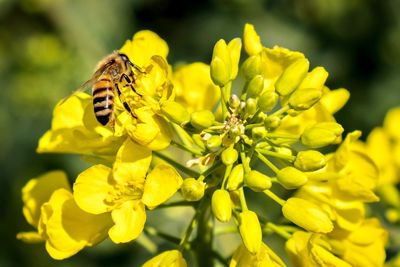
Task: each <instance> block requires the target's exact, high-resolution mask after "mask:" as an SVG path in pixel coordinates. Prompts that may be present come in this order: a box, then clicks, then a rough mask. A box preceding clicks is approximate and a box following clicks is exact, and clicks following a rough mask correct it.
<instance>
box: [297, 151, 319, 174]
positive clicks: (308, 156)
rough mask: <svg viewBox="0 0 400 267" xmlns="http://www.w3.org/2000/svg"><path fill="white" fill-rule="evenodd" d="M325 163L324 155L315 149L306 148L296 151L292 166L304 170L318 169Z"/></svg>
mask: <svg viewBox="0 0 400 267" xmlns="http://www.w3.org/2000/svg"><path fill="white" fill-rule="evenodd" d="M325 165H326V160H325V156H324V155H323V154H321V152H319V151H316V150H306V151H300V152H299V153H297V156H296V160H295V161H294V166H295V167H296V168H297V169H299V170H301V171H305V172H311V171H316V170H319V169H321V168H323V167H325Z"/></svg>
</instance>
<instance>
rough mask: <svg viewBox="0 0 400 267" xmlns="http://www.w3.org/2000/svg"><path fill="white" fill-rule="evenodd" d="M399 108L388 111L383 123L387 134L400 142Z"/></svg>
mask: <svg viewBox="0 0 400 267" xmlns="http://www.w3.org/2000/svg"><path fill="white" fill-rule="evenodd" d="M399 121H400V107H397V108H392V109H390V110H389V111H388V113H387V114H386V116H385V121H384V123H383V125H384V128H385V130H386V131H387V133H388V134H389V135H390V136H391V137H393V138H395V139H396V140H397V141H400V123H399Z"/></svg>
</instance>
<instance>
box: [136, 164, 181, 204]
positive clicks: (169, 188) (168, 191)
mask: <svg viewBox="0 0 400 267" xmlns="http://www.w3.org/2000/svg"><path fill="white" fill-rule="evenodd" d="M181 185H182V177H181V176H180V175H179V173H178V172H177V171H176V170H175V169H174V168H173V167H171V166H169V165H167V164H163V163H161V164H158V165H157V166H156V167H155V168H154V169H153V170H152V171H151V173H149V174H148V175H147V177H146V182H145V184H144V193H143V197H142V201H143V203H144V204H145V205H146V206H147V207H148V208H149V209H153V208H155V207H156V206H158V205H160V204H161V203H164V202H165V201H167V200H168V199H169V198H170V197H172V196H173V195H174V194H175V193H176V191H178V189H179V188H180V187H181Z"/></svg>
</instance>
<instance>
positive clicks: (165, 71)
mask: <svg viewBox="0 0 400 267" xmlns="http://www.w3.org/2000/svg"><path fill="white" fill-rule="evenodd" d="M242 45H243V47H244V51H245V52H246V54H247V57H246V58H245V59H242V60H241V58H240V57H241V51H242ZM120 53H124V54H126V55H127V56H128V57H129V59H130V61H131V62H133V63H134V64H135V65H137V66H138V67H139V68H140V69H141V71H135V72H134V75H135V81H134V83H133V87H134V89H135V90H131V88H130V87H123V86H122V87H121V88H123V89H122V90H121V92H120V94H119V96H118V97H115V98H116V101H115V107H114V110H113V112H114V114H115V124H114V126H111V125H108V126H102V125H100V124H99V123H97V121H96V118H95V115H94V112H93V104H92V97H91V96H90V95H88V94H85V93H76V94H74V95H73V96H71V97H69V98H68V99H66V100H65V101H61V102H60V103H59V104H58V105H57V106H56V107H55V109H54V114H53V121H52V127H51V129H50V130H49V131H47V132H46V133H45V134H44V135H43V137H42V138H41V139H40V141H39V146H38V149H37V150H38V152H39V153H77V154H81V155H83V156H84V159H86V160H88V161H90V162H92V163H93V166H91V167H90V168H88V169H86V170H83V171H82V172H81V173H80V174H79V175H78V177H77V178H76V179H74V183H73V186H72V188H71V186H70V184H69V183H68V180H67V178H66V176H65V174H64V173H63V172H61V171H54V172H50V173H47V174H44V175H42V176H40V177H38V178H36V179H32V180H31V181H29V182H28V183H27V185H26V186H25V187H24V188H23V190H22V193H23V201H24V210H23V213H24V215H25V217H26V219H27V221H28V222H29V223H30V224H31V225H32V226H33V227H35V228H36V229H37V230H36V231H33V232H23V233H19V234H18V238H20V239H22V240H24V241H27V242H38V241H44V242H46V249H47V251H48V253H49V254H50V256H51V257H53V258H55V259H64V258H67V257H70V256H72V255H74V254H76V253H77V252H79V251H80V250H82V249H83V248H85V247H88V246H93V245H96V244H98V243H99V242H101V241H102V240H104V239H106V238H107V237H109V238H110V239H111V241H113V242H114V243H126V242H130V241H133V240H135V239H137V238H138V237H139V236H140V235H141V234H142V233H143V232H146V234H148V235H151V234H157V233H158V232H157V231H156V230H154V229H152V231H150V230H148V231H146V229H147V228H146V227H147V226H146V210H152V209H156V208H157V207H160V205H161V206H162V207H163V208H167V207H176V206H180V205H182V206H187V207H189V208H192V209H193V208H194V210H195V212H194V215H193V218H192V219H191V221H190V223H189V225H188V227H187V230H186V231H185V232H184V234H183V235H182V237H179V238H176V237H171V236H169V237H168V235H167V234H165V233H159V236H161V237H167V239H168V240H169V241H171V240H172V241H174V240H178V241H177V244H176V249H173V250H168V251H164V252H162V253H161V254H159V255H158V256H156V257H154V258H152V259H151V260H149V261H147V262H146V263H145V264H144V265H143V266H186V265H187V261H189V262H193V260H194V259H197V261H198V265H199V266H211V265H213V263H214V261H216V260H219V261H221V262H223V263H224V264H227V262H225V258H224V256H221V255H220V253H219V251H218V247H215V245H214V242H213V237H214V236H216V235H217V232H232V233H237V234H238V235H239V236H240V237H241V240H242V242H241V243H240V244H238V247H237V249H236V250H235V251H232V252H231V253H232V255H231V256H229V260H230V263H229V264H230V266H286V265H285V263H284V260H286V258H284V259H281V256H278V255H277V253H275V252H274V250H273V249H271V248H270V247H269V246H268V245H267V244H268V243H269V239H270V238H272V236H271V234H273V233H274V234H277V235H279V236H281V237H282V238H284V240H285V242H286V243H285V249H286V252H287V255H288V258H290V260H291V261H292V263H293V264H294V265H295V266H382V265H383V263H384V260H385V250H384V246H385V244H386V241H387V232H386V231H385V230H384V229H383V228H382V227H381V225H380V223H379V221H378V220H377V219H376V218H369V217H368V216H367V212H366V206H365V204H366V203H371V202H377V201H378V200H379V197H378V196H377V195H376V194H375V192H378V195H379V196H381V197H382V198H384V199H386V198H385V196H386V195H388V194H386V193H381V192H386V191H385V190H392V191H393V190H394V191H395V189H394V188H393V185H394V184H395V182H397V180H396V179H397V178H398V176H393V175H394V174H393V172H394V168H397V167H398V165H396V167H395V164H396V162H394V161H389V160H387V158H381V157H380V156H381V155H386V150H385V153H382V152H381V151H378V152H376V153H375V151H376V150H380V149H391V148H392V146H391V145H390V144H389V142H391V141H390V140H389V139H384V138H382V135H385V136H386V135H387V136H388V138H389V137H390V138H397V139H396V140H400V135H399V133H400V130H399V129H398V127H397V125H396V124H395V123H394V122H393V120H394V119H393V118H392V119H390V118H389V119H387V121H389V122H388V123H387V127H386V124H385V127H386V128H385V129H387V130H386V131H384V130H382V129H378V130H376V131H375V132H373V133H372V134H371V135H370V137H369V138H368V141H367V145H365V146H363V145H361V144H360V141H357V140H358V138H359V137H360V135H361V133H360V132H359V131H354V132H351V133H348V134H347V135H346V137H345V138H342V134H343V132H344V129H343V127H342V126H341V125H340V124H339V123H337V122H336V120H335V118H334V114H335V113H336V112H337V111H338V110H340V109H341V108H342V107H343V105H344V104H345V103H346V102H347V100H348V99H349V92H348V91H347V90H346V89H343V88H340V89H335V90H331V89H329V88H328V87H327V86H326V85H325V82H326V80H327V78H328V72H327V71H326V70H325V69H324V68H323V67H314V68H311V69H310V63H309V61H308V59H307V58H306V57H305V56H304V55H303V54H302V53H300V52H294V51H290V50H288V49H285V48H282V47H273V48H268V47H265V46H264V45H263V44H262V43H261V39H260V37H259V36H258V34H257V33H256V31H255V29H254V27H253V26H252V25H250V24H246V25H245V28H244V36H243V43H242V40H241V39H240V38H236V39H233V40H231V41H229V42H226V41H225V40H219V41H218V42H217V43H216V44H215V46H214V50H213V54H212V59H211V62H210V65H207V64H204V63H200V62H195V63H192V64H187V65H181V66H179V67H178V68H176V69H173V68H172V67H171V66H170V65H169V64H168V62H167V55H168V46H167V44H166V43H165V41H164V40H162V39H161V38H160V37H159V36H158V35H156V34H155V33H153V32H150V31H141V32H138V33H137V34H135V36H134V37H133V39H132V40H129V41H127V42H126V43H125V45H124V46H123V47H122V48H121V49H120ZM127 107H128V108H127ZM396 112H397V113H396ZM394 114H395V115H392V117H394V116H398V114H399V112H398V111H394ZM389 117H390V116H389ZM396 127H397V128H396ZM382 140H384V141H382ZM381 142H386V143H384V145H383V146H382V145H381ZM398 144H400V143H397V146H396V148H395V151H394V152H393V153H399V151H400V149H399V148H400V145H398ZM328 146H329V147H330V148H333V147H336V150H335V151H334V152H331V153H329V154H325V153H324V151H327V150H326V149H324V147H328ZM396 149H397V150H398V151H397V150H396ZM331 150H332V149H331ZM370 151H372V153H370ZM371 154H372V155H379V156H376V158H375V157H374V156H373V158H372V159H371V158H370V157H369V155H371ZM398 158H400V157H398ZM397 164H399V162H397ZM389 165H390V166H389ZM178 191H179V193H180V194H176V193H177V192H178ZM396 192H397V191H396ZM258 196H263V197H264V196H265V198H269V199H270V200H272V201H273V202H275V203H276V204H273V203H272V204H271V202H270V201H265V202H262V201H260V198H258ZM390 196H393V194H392V195H390ZM172 197H173V199H172V200H170V199H171V198H172ZM252 199H258V203H257V204H258V206H261V207H263V208H264V209H265V210H266V212H260V211H258V210H257V209H254V208H252ZM261 199H263V198H261ZM386 201H387V203H388V205H391V207H392V208H393V209H392V210H396V211H391V213H390V215H388V216H390V218H392V219H393V220H397V219H396V218H400V217H399V215H398V207H399V205H400V196H399V195H396V198H395V199H392V198H390V199H389V198H388V199H387V200H386ZM268 205H274V206H276V207H279V209H280V210H281V215H282V217H281V218H280V219H278V220H273V219H272V217H273V216H272V215H270V214H269V213H268V210H270V207H269V206H268ZM210 211H211V212H210ZM211 214H212V216H211ZM396 216H397V217H396ZM216 221H219V222H220V223H218V227H217V226H216V225H217V224H215V223H216ZM232 224H234V227H232ZM214 226H215V227H214ZM217 230H219V231H217ZM195 232H196V233H195ZM183 253H185V258H184V257H183V255H184V254H183Z"/></svg>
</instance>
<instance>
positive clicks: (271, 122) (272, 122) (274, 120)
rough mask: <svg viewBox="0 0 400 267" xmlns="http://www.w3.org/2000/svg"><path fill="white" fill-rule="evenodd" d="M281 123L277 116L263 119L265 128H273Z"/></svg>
mask: <svg viewBox="0 0 400 267" xmlns="http://www.w3.org/2000/svg"><path fill="white" fill-rule="evenodd" d="M280 124H281V119H280V118H279V117H277V116H271V117H266V118H265V119H264V126H265V128H267V129H275V128H278V126H279V125H280Z"/></svg>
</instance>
